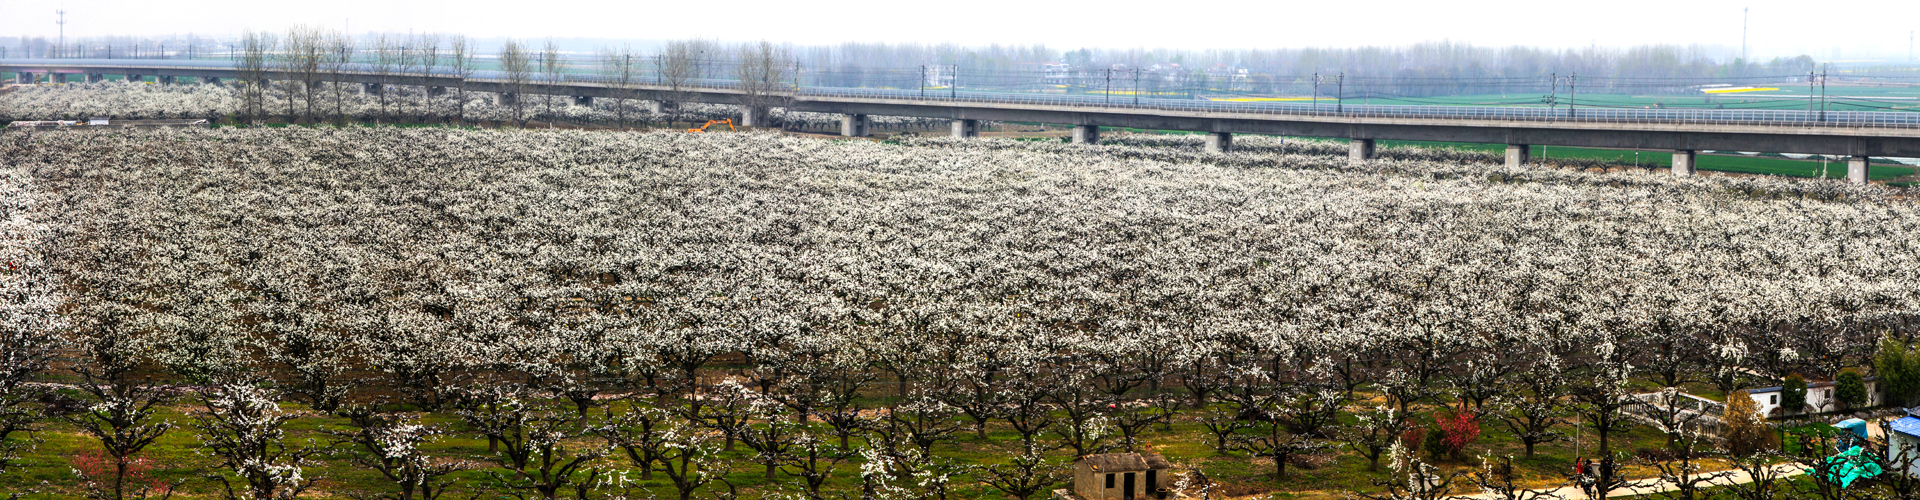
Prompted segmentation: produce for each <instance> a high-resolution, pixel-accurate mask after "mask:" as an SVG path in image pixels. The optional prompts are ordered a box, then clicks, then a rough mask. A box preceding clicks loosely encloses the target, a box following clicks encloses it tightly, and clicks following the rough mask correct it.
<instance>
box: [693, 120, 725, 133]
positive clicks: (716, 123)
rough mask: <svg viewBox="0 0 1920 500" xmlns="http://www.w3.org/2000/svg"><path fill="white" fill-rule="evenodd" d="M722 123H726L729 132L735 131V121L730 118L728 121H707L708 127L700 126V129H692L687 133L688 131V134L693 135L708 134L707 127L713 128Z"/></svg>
mask: <svg viewBox="0 0 1920 500" xmlns="http://www.w3.org/2000/svg"><path fill="white" fill-rule="evenodd" d="M722 123H725V124H727V130H733V119H732V118H728V119H725V120H707V124H706V125H701V126H700V128H690V129H687V131H688V132H693V133H696V134H697V133H701V132H706V131H707V127H711V126H714V125H719V124H722Z"/></svg>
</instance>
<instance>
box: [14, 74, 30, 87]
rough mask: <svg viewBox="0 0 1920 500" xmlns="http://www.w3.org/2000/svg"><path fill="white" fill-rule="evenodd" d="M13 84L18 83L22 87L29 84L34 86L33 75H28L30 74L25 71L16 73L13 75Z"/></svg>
mask: <svg viewBox="0 0 1920 500" xmlns="http://www.w3.org/2000/svg"><path fill="white" fill-rule="evenodd" d="M13 83H18V84H21V85H27V84H32V83H33V73H28V72H25V71H22V72H19V73H14V74H13Z"/></svg>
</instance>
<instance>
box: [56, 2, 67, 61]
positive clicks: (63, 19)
mask: <svg viewBox="0 0 1920 500" xmlns="http://www.w3.org/2000/svg"><path fill="white" fill-rule="evenodd" d="M53 13H54V14H55V15H58V16H60V17H58V18H56V19H54V21H53V24H58V25H60V43H59V44H58V45H54V46H53V57H56V58H58V57H63V56H62V55H61V52H65V51H66V50H67V9H59V10H55V11H53Z"/></svg>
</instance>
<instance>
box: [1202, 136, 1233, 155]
mask: <svg viewBox="0 0 1920 500" xmlns="http://www.w3.org/2000/svg"><path fill="white" fill-rule="evenodd" d="M1232 150H1233V134H1232V133H1230V132H1207V152H1208V153H1225V152H1228V151H1232Z"/></svg>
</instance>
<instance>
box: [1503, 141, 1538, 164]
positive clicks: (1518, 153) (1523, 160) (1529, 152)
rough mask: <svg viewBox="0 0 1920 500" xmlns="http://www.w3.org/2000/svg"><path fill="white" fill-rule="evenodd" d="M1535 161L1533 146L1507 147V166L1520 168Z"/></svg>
mask: <svg viewBox="0 0 1920 500" xmlns="http://www.w3.org/2000/svg"><path fill="white" fill-rule="evenodd" d="M1530 161H1533V146H1528V145H1526V144H1508V145H1507V166H1508V167H1518V166H1521V165H1526V164H1527V162H1530Z"/></svg>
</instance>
